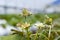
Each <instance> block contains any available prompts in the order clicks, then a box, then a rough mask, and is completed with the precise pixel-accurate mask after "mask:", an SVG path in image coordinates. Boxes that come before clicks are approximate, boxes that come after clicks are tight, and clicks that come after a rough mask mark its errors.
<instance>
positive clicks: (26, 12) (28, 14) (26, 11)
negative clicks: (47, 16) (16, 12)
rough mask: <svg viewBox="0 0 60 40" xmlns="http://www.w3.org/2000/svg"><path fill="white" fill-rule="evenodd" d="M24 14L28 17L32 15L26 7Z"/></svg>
mask: <svg viewBox="0 0 60 40" xmlns="http://www.w3.org/2000/svg"><path fill="white" fill-rule="evenodd" d="M22 15H23V16H25V17H26V16H30V15H32V13H31V12H29V11H28V10H27V9H26V8H23V10H22Z"/></svg>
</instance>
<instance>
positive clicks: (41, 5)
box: [0, 0, 60, 35]
mask: <svg viewBox="0 0 60 40" xmlns="http://www.w3.org/2000/svg"><path fill="white" fill-rule="evenodd" d="M23 8H26V9H28V10H29V11H30V12H32V13H33V14H34V15H35V16H32V17H30V19H31V21H30V23H34V22H36V21H41V22H42V21H43V19H44V15H45V14H47V15H48V16H49V17H52V18H53V20H54V21H53V22H54V23H56V24H57V25H59V27H60V0H0V35H7V34H8V33H9V32H8V33H5V32H7V31H5V29H3V28H2V27H6V26H7V27H8V28H10V26H13V27H15V26H16V24H17V23H18V22H21V21H23V20H24V18H23V17H21V16H20V15H19V14H20V13H21V12H22V9H23ZM27 19H29V18H27ZM30 19H29V20H30ZM1 30H3V31H1ZM3 33H5V34H3Z"/></svg>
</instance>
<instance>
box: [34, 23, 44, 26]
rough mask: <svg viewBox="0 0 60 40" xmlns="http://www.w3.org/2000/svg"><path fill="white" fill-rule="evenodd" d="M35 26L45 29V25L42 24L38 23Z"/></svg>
mask: <svg viewBox="0 0 60 40" xmlns="http://www.w3.org/2000/svg"><path fill="white" fill-rule="evenodd" d="M35 25H36V26H38V27H45V25H44V24H43V23H40V22H39V23H36V24H35Z"/></svg>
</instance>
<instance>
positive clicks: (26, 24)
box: [17, 22, 30, 28]
mask: <svg viewBox="0 0 60 40" xmlns="http://www.w3.org/2000/svg"><path fill="white" fill-rule="evenodd" d="M29 26H30V23H27V22H25V23H18V24H17V27H22V28H28V27H29Z"/></svg>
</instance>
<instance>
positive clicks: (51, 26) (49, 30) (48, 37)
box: [48, 25, 52, 40]
mask: <svg viewBox="0 0 60 40" xmlns="http://www.w3.org/2000/svg"><path fill="white" fill-rule="evenodd" d="M51 28H52V25H51V27H50V29H49V34H48V39H49V40H50V36H51Z"/></svg>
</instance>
